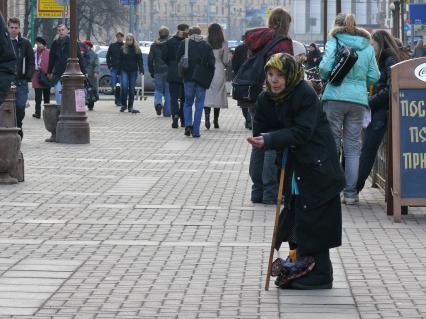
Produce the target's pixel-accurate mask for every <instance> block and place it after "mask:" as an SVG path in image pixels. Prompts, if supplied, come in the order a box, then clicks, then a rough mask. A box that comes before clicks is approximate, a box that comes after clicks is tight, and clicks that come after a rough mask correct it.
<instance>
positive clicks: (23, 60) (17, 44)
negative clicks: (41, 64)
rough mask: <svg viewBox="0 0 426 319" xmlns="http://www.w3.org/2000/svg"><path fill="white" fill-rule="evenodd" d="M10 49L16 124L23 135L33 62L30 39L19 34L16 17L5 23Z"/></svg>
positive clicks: (18, 22) (18, 23)
mask: <svg viewBox="0 0 426 319" xmlns="http://www.w3.org/2000/svg"><path fill="white" fill-rule="evenodd" d="M7 27H8V31H9V35H10V39H11V41H12V49H13V52H14V54H15V56H16V69H15V70H16V73H15V79H14V83H15V85H16V123H17V124H16V125H17V126H18V127H19V128H20V129H21V130H20V131H19V133H18V134H19V135H20V136H21V138H23V137H24V133H23V131H22V121H23V120H24V117H25V107H26V105H27V101H28V82H30V81H31V78H32V75H33V72H34V68H35V63H34V51H33V49H32V47H31V43H30V41H28V40H27V39H26V38H24V37H22V35H21V22H20V21H19V19H18V18H10V19H9V21H8V23H7Z"/></svg>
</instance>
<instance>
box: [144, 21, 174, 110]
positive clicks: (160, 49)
mask: <svg viewBox="0 0 426 319" xmlns="http://www.w3.org/2000/svg"><path fill="white" fill-rule="evenodd" d="M158 35H159V38H158V39H157V40H156V41H155V42H154V43H153V44H152V45H151V48H150V50H149V55H148V68H149V73H151V77H152V78H153V79H154V87H155V92H154V107H155V111H156V112H157V115H161V112H163V115H164V116H165V117H169V116H170V92H169V84H168V82H167V69H168V67H167V64H166V63H165V62H164V60H163V56H164V55H165V54H166V46H165V43H166V41H167V40H168V39H169V29H167V27H164V26H162V27H161V28H160V30H159V31H158ZM163 96H164V107H163Z"/></svg>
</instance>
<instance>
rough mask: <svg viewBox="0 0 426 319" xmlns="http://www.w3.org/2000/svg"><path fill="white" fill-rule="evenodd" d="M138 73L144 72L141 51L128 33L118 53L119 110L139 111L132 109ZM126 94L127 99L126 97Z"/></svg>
mask: <svg viewBox="0 0 426 319" xmlns="http://www.w3.org/2000/svg"><path fill="white" fill-rule="evenodd" d="M139 73H140V74H141V75H143V73H144V69H143V60H142V51H141V49H140V47H139V44H138V42H137V41H136V40H135V37H134V36H133V34H131V33H129V34H128V35H127V36H126V42H125V43H124V45H123V48H122V49H121V53H120V79H121V109H120V112H124V111H125V110H126V109H128V110H129V112H130V113H139V111H138V110H134V109H133V102H134V100H135V86H136V79H137V77H138V74H139ZM127 96H128V97H129V99H127Z"/></svg>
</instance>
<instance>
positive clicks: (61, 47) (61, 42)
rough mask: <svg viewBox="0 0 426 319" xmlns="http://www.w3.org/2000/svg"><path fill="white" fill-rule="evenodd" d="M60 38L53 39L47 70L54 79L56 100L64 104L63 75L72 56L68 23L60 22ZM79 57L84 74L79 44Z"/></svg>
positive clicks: (51, 78)
mask: <svg viewBox="0 0 426 319" xmlns="http://www.w3.org/2000/svg"><path fill="white" fill-rule="evenodd" d="M57 32H58V38H57V39H56V40H55V41H53V43H52V46H51V47H50V52H49V67H48V70H47V73H48V75H47V76H48V78H49V79H50V80H51V81H52V83H53V85H54V87H55V100H56V104H58V105H61V104H62V83H61V77H62V74H64V73H65V69H66V67H67V63H68V58H69V57H70V37H69V35H68V33H69V31H68V28H67V27H66V25H64V24H60V25H58V27H57ZM77 57H78V63H79V64H80V70H81V72H82V73H83V74H85V73H86V69H85V67H84V63H82V56H81V53H80V50H79V46H78V45H77Z"/></svg>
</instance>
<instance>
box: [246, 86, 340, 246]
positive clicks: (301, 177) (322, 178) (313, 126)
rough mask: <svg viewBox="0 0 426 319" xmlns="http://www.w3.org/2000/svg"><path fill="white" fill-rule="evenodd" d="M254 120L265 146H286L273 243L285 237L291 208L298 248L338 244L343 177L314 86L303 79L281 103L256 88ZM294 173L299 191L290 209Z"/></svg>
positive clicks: (290, 216)
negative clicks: (282, 199)
mask: <svg viewBox="0 0 426 319" xmlns="http://www.w3.org/2000/svg"><path fill="white" fill-rule="evenodd" d="M253 124H254V125H253V135H254V136H259V135H263V136H264V139H265V148H266V149H275V150H277V151H278V152H279V153H282V151H283V150H284V149H288V160H287V163H286V166H285V170H286V178H285V184H284V185H285V188H284V190H285V191H284V195H285V203H284V204H285V205H284V209H283V214H282V218H281V221H282V223H281V226H280V229H279V236H278V237H279V241H278V242H277V247H278V248H279V246H280V244H281V242H282V241H287V240H288V236H289V234H290V230H291V227H292V224H293V223H292V222H291V221H292V214H291V213H293V222H294V223H295V226H296V228H295V230H296V238H297V244H298V249H299V250H300V252H301V253H304V254H311V253H318V252H321V251H324V250H325V249H328V248H332V247H337V246H340V245H341V236H342V234H341V233H342V220H341V218H342V217H341V206H340V199H339V193H340V191H341V190H342V189H343V188H344V185H345V177H344V173H343V170H342V169H341V166H340V164H339V162H338V157H337V152H336V146H335V142H334V139H333V137H332V134H331V131H330V127H329V124H328V122H327V119H326V116H325V114H324V112H323V110H322V106H321V104H320V102H319V100H318V97H317V95H316V93H315V91H314V90H313V88H312V87H311V86H310V85H309V84H308V83H307V82H306V81H302V82H301V83H300V84H299V85H297V86H296V88H295V89H294V91H293V93H292V94H291V95H290V96H289V97H288V99H287V100H286V101H285V102H284V103H283V104H278V103H276V102H274V101H273V100H271V99H270V98H269V96H268V95H267V94H266V93H262V94H260V95H259V97H258V100H257V104H256V115H255V117H254V123H253ZM278 158H281V156H279V157H278ZM293 174H294V177H295V180H296V183H297V186H298V189H299V193H300V196H298V197H297V202H296V205H294V206H295V207H294V206H293V209H291V207H292V200H293V196H292V194H291V182H292V177H293ZM295 209H296V211H295ZM286 221H288V222H286Z"/></svg>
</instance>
